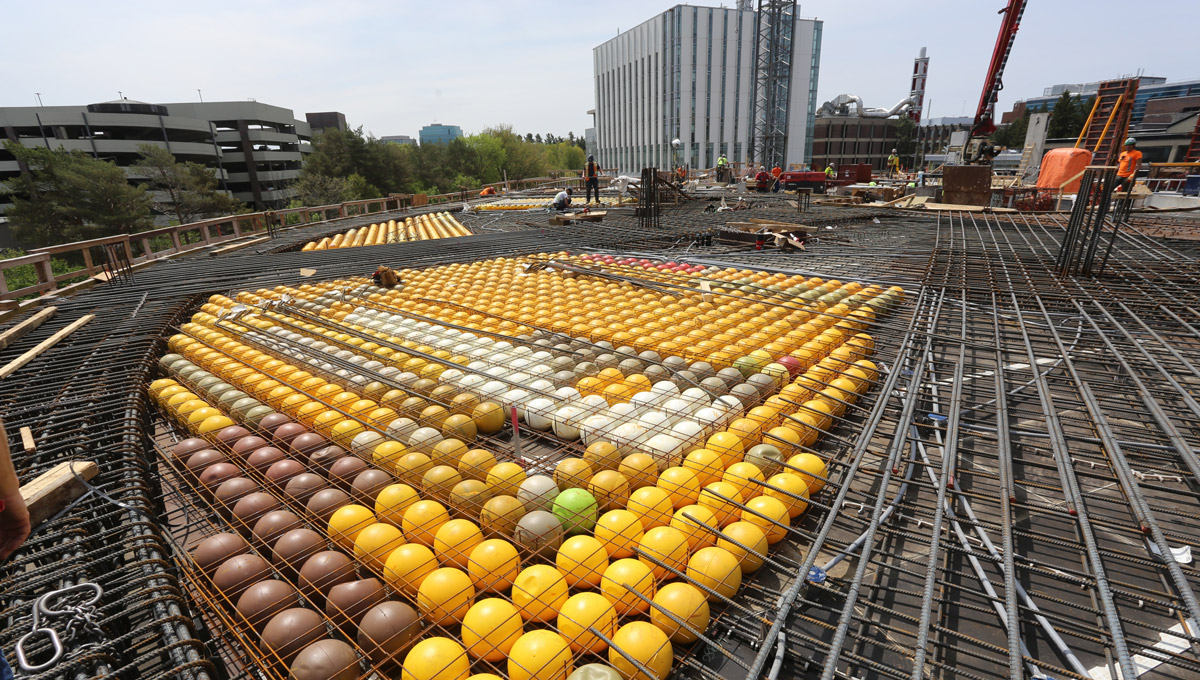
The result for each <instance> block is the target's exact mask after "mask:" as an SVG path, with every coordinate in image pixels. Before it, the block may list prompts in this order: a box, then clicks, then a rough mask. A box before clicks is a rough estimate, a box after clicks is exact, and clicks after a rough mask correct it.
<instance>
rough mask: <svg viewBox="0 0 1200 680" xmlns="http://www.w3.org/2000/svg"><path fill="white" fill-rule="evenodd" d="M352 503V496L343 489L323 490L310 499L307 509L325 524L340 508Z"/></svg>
mask: <svg viewBox="0 0 1200 680" xmlns="http://www.w3.org/2000/svg"><path fill="white" fill-rule="evenodd" d="M350 503H351V500H350V494H348V493H346V492H345V491H342V490H341V489H321V490H320V491H318V492H316V493H315V494H313V496H312V498H310V499H308V504H307V505H305V508H307V509H308V511H309V512H311V513H312V514H313V515H315V516H316V518H317V519H318V520H319V521H320V522H321V523H322V524H324V523H325V522H328V521H329V518H330V517H332V516H333V513H334V512H336V511H337V509H338V508H340V507H342V506H344V505H349V504H350Z"/></svg>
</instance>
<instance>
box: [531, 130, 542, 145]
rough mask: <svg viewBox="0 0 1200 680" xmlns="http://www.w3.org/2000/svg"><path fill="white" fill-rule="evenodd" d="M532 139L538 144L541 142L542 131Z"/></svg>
mask: <svg viewBox="0 0 1200 680" xmlns="http://www.w3.org/2000/svg"><path fill="white" fill-rule="evenodd" d="M533 139H534V141H535V142H537V143H538V144H541V143H542V133H540V132H539V133H538V134H537V135H536V136H535V137H534V138H533Z"/></svg>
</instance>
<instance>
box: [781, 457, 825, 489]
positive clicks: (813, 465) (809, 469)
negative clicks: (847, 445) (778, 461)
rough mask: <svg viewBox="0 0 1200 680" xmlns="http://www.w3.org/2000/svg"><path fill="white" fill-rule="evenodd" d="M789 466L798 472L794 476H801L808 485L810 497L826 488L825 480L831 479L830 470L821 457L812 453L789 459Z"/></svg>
mask: <svg viewBox="0 0 1200 680" xmlns="http://www.w3.org/2000/svg"><path fill="white" fill-rule="evenodd" d="M788 465H791V466H792V467H793V468H796V470H792V471H791V472H792V474H795V475H799V476H800V478H801V479H803V480H804V481H805V483H807V484H808V495H810V496H811V495H813V494H815V493H817V492H818V491H820V490H821V489H823V488H825V480H826V479H827V478H828V477H829V469H828V468H827V467H826V466H825V461H823V460H821V457H820V456H817V455H814V454H811V453H800V454H797V455H795V456H792V457H791V458H789V459H788Z"/></svg>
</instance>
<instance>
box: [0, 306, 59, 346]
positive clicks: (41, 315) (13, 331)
mask: <svg viewBox="0 0 1200 680" xmlns="http://www.w3.org/2000/svg"><path fill="white" fill-rule="evenodd" d="M57 312H58V307H47V308H45V309H43V310H42V311H40V312H38V313H37V314H34V315H33V316H31V317H29V318H28V319H25V320H24V321H22V322H21V323H19V324H17V325H15V326H13V327H12V328H10V329H8V330H6V331H4V332H3V333H0V349H4V348H6V347H8V346H9V345H11V344H13V343H14V342H16V341H17V340H20V339H21V338H23V337H25V334H27V333H28V332H29V331H31V330H33V329H35V328H37V327H38V326H41V325H42V324H43V323H45V322H46V320H47V319H50V318H52V317H53V316H54V315H55V314H56V313H57Z"/></svg>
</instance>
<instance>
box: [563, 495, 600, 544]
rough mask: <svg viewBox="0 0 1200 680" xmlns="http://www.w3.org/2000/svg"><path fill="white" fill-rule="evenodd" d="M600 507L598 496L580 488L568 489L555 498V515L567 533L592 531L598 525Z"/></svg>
mask: <svg viewBox="0 0 1200 680" xmlns="http://www.w3.org/2000/svg"><path fill="white" fill-rule="evenodd" d="M598 509H599V506H598V504H597V503H596V497H595V496H593V495H592V494H591V493H589V492H587V491H586V490H584V489H580V488H573V489H567V490H566V491H563V492H562V493H560V494H558V496H557V497H555V499H554V509H553V512H554V516H555V517H557V518H558V521H560V522H562V525H563V529H564V530H565V531H566V533H567V535H574V534H581V533H585V532H590V531H591V530H592V529H593V528H594V527H595V526H596V517H597V515H598Z"/></svg>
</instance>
